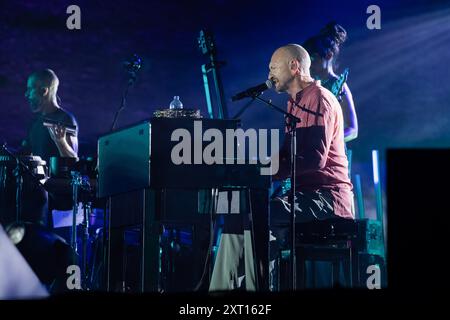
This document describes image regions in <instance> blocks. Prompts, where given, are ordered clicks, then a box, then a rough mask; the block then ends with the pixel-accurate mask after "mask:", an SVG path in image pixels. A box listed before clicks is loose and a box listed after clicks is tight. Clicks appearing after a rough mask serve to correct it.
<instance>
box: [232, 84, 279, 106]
mask: <svg viewBox="0 0 450 320" xmlns="http://www.w3.org/2000/svg"><path fill="white" fill-rule="evenodd" d="M272 86H273V82H272V80H269V79H268V80H266V82H264V83H261V84H260V85H257V86H255V87H252V88H249V89H247V90H245V91H242V92H239V93H238V94H236V95H234V96H233V97H232V98H231V101H237V100H241V99H244V98H247V97H253V96H255V95H258V94H260V93H262V92H263V91H266V90H267V89H270V88H272Z"/></svg>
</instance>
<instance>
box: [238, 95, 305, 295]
mask: <svg viewBox="0 0 450 320" xmlns="http://www.w3.org/2000/svg"><path fill="white" fill-rule="evenodd" d="M261 94H262V92H257V93H255V94H253V95H251V98H252V100H251V101H250V103H248V104H247V105H245V106H244V108H243V109H242V110H241V111H239V113H238V114H237V115H236V116H235V117H237V116H239V115H241V114H242V113H243V112H244V111H245V109H247V108H248V106H249V105H250V104H251V103H252V102H253V101H254V100H259V101H261V102H263V103H264V104H265V105H266V106H268V107H269V108H271V109H273V110H275V111H277V112H279V113H281V114H283V115H284V117H285V119H286V120H288V119H289V122H288V124H289V135H290V139H291V157H290V158H291V192H290V195H289V203H290V206H291V216H290V218H291V219H290V232H291V238H290V250H291V259H290V264H289V269H290V274H291V279H290V280H291V289H292V290H293V291H294V290H296V288H297V280H296V279H297V267H296V256H295V188H296V186H295V184H296V178H295V175H296V163H295V160H296V159H297V147H296V145H297V141H296V140H297V132H296V130H295V129H296V128H297V123H300V121H301V120H300V119H299V118H297V117H296V116H294V115H292V114H290V113H288V112H286V111H285V110H283V109H282V108H280V107H278V106H276V105H274V104H273V103H272V102H271V101H268V100H264V99H262V98H261V97H260V95H261Z"/></svg>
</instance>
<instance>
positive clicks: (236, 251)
mask: <svg viewBox="0 0 450 320" xmlns="http://www.w3.org/2000/svg"><path fill="white" fill-rule="evenodd" d="M243 255H244V235H242V234H229V233H222V236H221V238H220V244H219V249H218V252H217V257H216V261H215V262H214V269H213V273H212V277H211V283H210V286H209V291H220V290H234V289H237V288H238V287H239V286H240V283H239V276H240V273H241V272H240V270H239V266H240V265H241V263H240V262H241V261H242V259H243Z"/></svg>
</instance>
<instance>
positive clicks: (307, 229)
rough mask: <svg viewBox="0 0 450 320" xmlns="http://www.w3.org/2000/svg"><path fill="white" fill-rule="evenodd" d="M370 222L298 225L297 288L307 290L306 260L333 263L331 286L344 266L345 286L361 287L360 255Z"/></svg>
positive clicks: (317, 222) (351, 221) (325, 222)
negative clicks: (341, 266)
mask: <svg viewBox="0 0 450 320" xmlns="http://www.w3.org/2000/svg"><path fill="white" fill-rule="evenodd" d="M367 222H368V220H367V219H362V220H350V219H333V220H324V221H313V222H308V223H298V224H297V225H296V239H295V241H296V261H297V288H298V289H304V288H305V287H306V261H312V262H315V261H327V262H331V263H332V271H331V272H332V283H333V285H335V284H336V282H337V281H338V279H339V273H340V265H341V263H342V264H343V266H344V274H345V278H346V282H347V283H346V285H348V286H349V287H360V286H361V284H360V273H359V253H360V252H363V251H366V246H367V243H366V232H367V224H368V223H367Z"/></svg>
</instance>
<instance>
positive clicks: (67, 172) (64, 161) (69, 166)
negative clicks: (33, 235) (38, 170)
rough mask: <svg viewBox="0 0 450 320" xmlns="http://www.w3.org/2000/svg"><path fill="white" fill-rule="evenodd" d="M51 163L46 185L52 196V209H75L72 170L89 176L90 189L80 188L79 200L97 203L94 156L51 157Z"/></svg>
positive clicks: (50, 200)
mask: <svg viewBox="0 0 450 320" xmlns="http://www.w3.org/2000/svg"><path fill="white" fill-rule="evenodd" d="M49 163H50V165H49V179H48V180H47V181H46V183H45V187H46V189H47V190H48V192H49V196H50V199H49V208H50V210H58V211H69V210H72V209H73V186H72V172H74V171H76V172H78V173H80V174H81V175H82V176H83V177H88V178H89V184H90V186H91V190H90V191H86V190H83V189H80V190H79V192H78V201H83V202H85V201H86V202H94V203H95V200H96V197H95V190H96V185H97V180H96V176H97V174H96V165H97V163H96V161H95V159H94V158H86V159H84V158H82V159H78V158H61V157H51V158H50V161H49Z"/></svg>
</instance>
